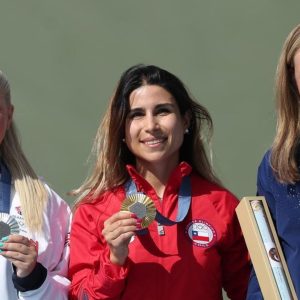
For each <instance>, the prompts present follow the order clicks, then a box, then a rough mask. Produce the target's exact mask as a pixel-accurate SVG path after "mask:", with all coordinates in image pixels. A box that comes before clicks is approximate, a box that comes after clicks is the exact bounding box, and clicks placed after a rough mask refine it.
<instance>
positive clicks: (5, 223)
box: [0, 213, 20, 239]
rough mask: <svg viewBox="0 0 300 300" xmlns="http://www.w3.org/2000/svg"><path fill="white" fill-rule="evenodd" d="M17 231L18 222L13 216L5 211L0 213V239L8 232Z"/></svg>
mask: <svg viewBox="0 0 300 300" xmlns="http://www.w3.org/2000/svg"><path fill="white" fill-rule="evenodd" d="M19 232H20V228H19V224H18V222H17V220H16V219H15V217H13V216H11V215H9V214H6V213H0V239H2V238H3V237H5V236H8V235H10V234H18V233H19Z"/></svg>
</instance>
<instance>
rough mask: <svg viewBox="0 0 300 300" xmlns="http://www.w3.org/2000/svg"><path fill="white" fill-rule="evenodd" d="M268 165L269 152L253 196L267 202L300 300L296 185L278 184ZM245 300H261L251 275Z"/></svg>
mask: <svg viewBox="0 0 300 300" xmlns="http://www.w3.org/2000/svg"><path fill="white" fill-rule="evenodd" d="M269 161H270V151H268V152H267V153H266V154H265V156H264V158H263V160H262V162H261V164H260V166H259V168H258V176H257V194H258V195H260V196H264V197H265V198H266V200H267V203H268V206H269V209H270V212H271V215H272V218H273V221H274V225H275V228H276V231H277V234H278V237H279V240H280V243H281V247H282V250H283V253H284V255H285V259H286V262H287V265H288V269H289V272H290V275H291V277H292V281H293V284H294V287H295V290H296V293H297V296H298V298H299V299H300V182H297V183H296V184H292V185H291V184H281V183H279V182H278V181H277V180H276V178H275V176H274V172H273V170H272V168H271V166H270V162H269ZM247 299H248V300H254V299H255V300H257V299H263V297H262V294H261V291H260V288H259V285H258V282H257V277H256V275H255V273H254V271H253V272H252V274H251V276H250V282H249V287H248V295H247Z"/></svg>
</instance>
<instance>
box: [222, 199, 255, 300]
mask: <svg viewBox="0 0 300 300" xmlns="http://www.w3.org/2000/svg"><path fill="white" fill-rule="evenodd" d="M228 200H230V199H228ZM236 204H237V203H236V201H235V205H234V206H236ZM230 214H231V218H230V219H229V220H228V228H227V232H226V237H224V244H223V247H222V252H221V260H222V261H221V266H222V278H223V286H224V289H225V291H226V292H227V295H228V297H229V298H230V299H232V300H244V299H245V297H246V293H247V285H248V280H249V273H250V266H249V255H248V250H247V247H246V244H245V241H244V237H243V235H242V232H241V229H240V225H239V222H238V220H237V216H236V214H235V212H234V211H233V212H232V213H230Z"/></svg>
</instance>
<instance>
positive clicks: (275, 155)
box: [270, 25, 300, 183]
mask: <svg viewBox="0 0 300 300" xmlns="http://www.w3.org/2000/svg"><path fill="white" fill-rule="evenodd" d="M299 49H300V25H298V26H296V27H295V28H294V29H293V30H292V31H291V32H290V34H289V35H288V36H287V38H286V40H285V43H284V45H283V48H282V51H281V54H280V58H279V62H278V65H277V72H276V84H275V89H276V108H277V126H276V135H275V138H274V142H273V145H272V148H271V159H270V160H271V161H270V162H271V166H272V168H273V170H274V172H275V175H276V177H277V179H278V180H279V182H282V183H295V182H296V181H298V180H299V179H300V174H299V157H298V159H297V156H298V155H297V152H298V151H299V142H300V141H299V133H300V119H299V113H300V110H299V103H300V96H299V91H298V88H297V84H296V81H295V69H294V57H295V54H296V52H297V51H298V50H299ZM298 154H299V153H298Z"/></svg>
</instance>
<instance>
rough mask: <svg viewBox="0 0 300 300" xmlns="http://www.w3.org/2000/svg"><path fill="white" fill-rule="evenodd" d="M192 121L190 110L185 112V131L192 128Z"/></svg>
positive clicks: (183, 119)
mask: <svg viewBox="0 0 300 300" xmlns="http://www.w3.org/2000/svg"><path fill="white" fill-rule="evenodd" d="M191 119H192V115H191V112H190V111H189V110H188V111H186V112H185V114H184V115H183V117H182V122H183V127H184V130H186V129H188V128H189V127H190V125H191Z"/></svg>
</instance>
